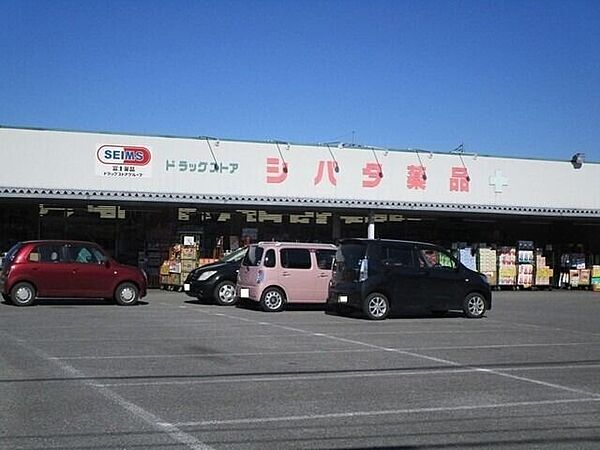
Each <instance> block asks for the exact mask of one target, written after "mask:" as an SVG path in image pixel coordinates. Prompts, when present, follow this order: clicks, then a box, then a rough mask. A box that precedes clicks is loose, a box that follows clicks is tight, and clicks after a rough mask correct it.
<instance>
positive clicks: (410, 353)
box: [225, 315, 600, 398]
mask: <svg viewBox="0 0 600 450" xmlns="http://www.w3.org/2000/svg"><path fill="white" fill-rule="evenodd" d="M225 316H226V317H229V318H231V319H236V320H237V319H238V317H237V316H235V315H225ZM244 320H245V321H247V320H248V319H244ZM263 323H264V322H263ZM270 325H271V326H272V327H276V328H281V329H284V330H289V331H294V332H298V333H306V334H311V335H315V332H312V331H307V330H302V329H300V328H295V327H290V326H285V325H278V324H275V323H270ZM318 337H321V338H326V339H332V340H335V341H339V342H346V343H350V344H355V345H360V346H363V347H368V348H373V349H378V350H385V351H391V352H395V353H398V354H401V355H407V356H413V357H415V358H420V359H425V360H427V361H434V362H437V363H441V364H447V365H449V366H454V367H466V368H471V369H475V370H477V371H479V372H482V373H489V374H492V375H497V376H500V377H504V378H511V379H513V380H518V381H524V382H527V383H532V384H537V385H539V386H545V387H549V388H553V389H558V390H561V391H566V392H573V393H577V394H582V395H586V396H592V397H598V398H600V393H596V392H589V391H586V390H584V389H576V388H571V387H568V386H563V385H560V384H556V383H547V382H545V381H540V380H536V379H534V378H527V377H520V376H517V375H511V374H509V373H505V372H500V371H497V370H493V369H486V368H482V367H477V366H474V365H465V364H461V363H459V362H457V361H451V360H449V359H444V358H436V357H434V356H428V355H423V354H420V353H416V352H413V351H407V350H396V349H388V348H386V347H382V346H380V345H376V344H370V343H368V342H362V341H358V340H354V339H347V338H341V337H338V336H334V335H331V334H324V333H319V336H318Z"/></svg>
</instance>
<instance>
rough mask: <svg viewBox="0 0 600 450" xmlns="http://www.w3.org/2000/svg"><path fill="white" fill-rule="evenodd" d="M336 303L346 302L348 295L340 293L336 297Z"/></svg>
mask: <svg viewBox="0 0 600 450" xmlns="http://www.w3.org/2000/svg"><path fill="white" fill-rule="evenodd" d="M338 303H348V296H347V295H340V296H339V297H338Z"/></svg>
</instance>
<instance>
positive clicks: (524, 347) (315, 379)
mask: <svg viewBox="0 0 600 450" xmlns="http://www.w3.org/2000/svg"><path fill="white" fill-rule="evenodd" d="M144 300H145V301H144V302H142V304H140V305H138V306H134V307H121V306H117V305H114V304H108V303H106V302H104V301H86V300H80V301H76V300H72V301H42V302H40V304H38V305H37V306H34V307H28V308H18V307H15V306H12V305H9V304H7V303H0V448H2V449H86V450H87V449H206V450H208V449H261V450H264V449H359V448H360V449H373V450H375V449H377V450H383V449H426V448H432V449H436V448H437V449H446V448H453V449H454V448H468V449H471V448H502V449H504V448H515V449H517V448H518V449H532V448H553V449H554V448H557V449H598V448H600V293H594V292H590V291H534V292H529V291H527V292H524V291H520V292H494V305H493V306H494V307H493V309H492V310H491V311H489V312H488V313H487V316H486V317H485V318H483V319H479V320H477V319H466V318H465V317H463V316H462V315H461V314H458V313H456V314H452V313H451V314H449V315H447V316H445V317H441V318H437V317H431V316H400V317H395V318H392V319H389V320H386V321H382V322H372V321H367V320H364V319H362V318H360V317H359V316H352V317H345V316H337V315H331V314H325V312H324V311H323V309H321V308H319V307H312V308H311V307H296V308H294V309H293V310H286V311H283V312H281V313H265V312H262V311H260V310H259V309H256V308H249V307H221V306H217V305H213V304H210V303H200V302H197V301H195V300H194V299H191V298H189V297H187V296H185V295H184V294H183V293H176V292H166V291H158V290H156V291H150V294H149V296H148V297H146V298H145V299H144Z"/></svg>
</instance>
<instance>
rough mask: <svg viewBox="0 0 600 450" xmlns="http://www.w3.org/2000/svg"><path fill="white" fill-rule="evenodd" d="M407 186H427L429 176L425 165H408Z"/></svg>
mask: <svg viewBox="0 0 600 450" xmlns="http://www.w3.org/2000/svg"><path fill="white" fill-rule="evenodd" d="M406 172H407V173H406V187H407V188H409V189H423V190H425V188H426V187H427V176H426V175H425V167H424V166H406Z"/></svg>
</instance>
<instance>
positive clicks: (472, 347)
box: [50, 333, 600, 361]
mask: <svg viewBox="0 0 600 450" xmlns="http://www.w3.org/2000/svg"><path fill="white" fill-rule="evenodd" d="M314 336H315V337H327V335H325V334H323V333H314ZM252 337H253V338H256V337H257V336H252ZM260 337H271V335H260ZM188 339H189V338H188ZM586 345H600V342H557V343H546V344H498V345H463V346H445V347H406V348H402V347H400V348H387V347H386V348H381V349H332V350H298V351H288V352H253V353H249V352H244V353H229V352H223V353H179V354H167V355H165V354H162V355H157V354H153V355H102V356H52V357H50V358H51V359H60V360H63V361H70V360H95V359H98V360H101V359H160V358H167V359H168V358H189V357H202V356H207V357H210V356H213V357H214V356H220V357H222V356H232V357H234V356H235V357H252V356H260V357H262V356H281V355H303V354H319V353H328V354H329V353H365V352H372V351H373V350H375V351H386V352H394V351H430V350H489V349H501V348H507V349H512V348H530V347H573V346H575V347H577V346H586Z"/></svg>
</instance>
